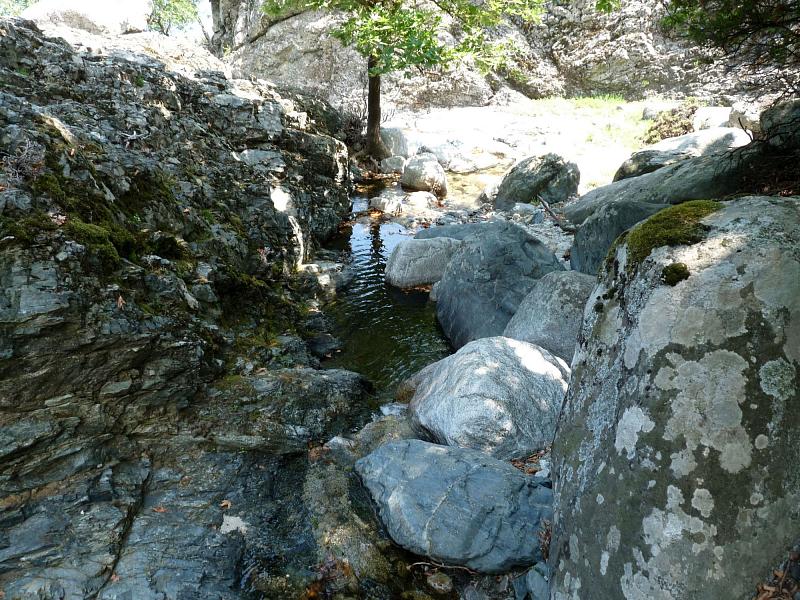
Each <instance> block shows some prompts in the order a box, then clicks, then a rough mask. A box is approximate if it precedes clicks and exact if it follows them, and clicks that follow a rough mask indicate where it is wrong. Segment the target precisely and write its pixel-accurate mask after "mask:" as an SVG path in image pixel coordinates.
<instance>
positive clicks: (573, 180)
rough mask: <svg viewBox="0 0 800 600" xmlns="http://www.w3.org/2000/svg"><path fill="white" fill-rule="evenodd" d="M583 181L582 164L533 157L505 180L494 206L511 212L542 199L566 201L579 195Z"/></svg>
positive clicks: (561, 159)
mask: <svg viewBox="0 0 800 600" xmlns="http://www.w3.org/2000/svg"><path fill="white" fill-rule="evenodd" d="M580 179H581V174H580V171H579V170H578V165H576V164H575V163H571V162H568V161H566V160H564V159H563V158H562V157H560V156H559V155H557V154H552V153H551V154H545V155H544V156H531V157H529V158H526V159H525V160H523V161H522V162H520V163H518V164H516V165H514V167H513V168H512V169H511V170H510V171H509V172H508V173H507V174H506V176H505V177H504V178H503V181H502V182H501V183H500V187H499V188H498V189H497V196H495V198H494V206H495V208H497V209H498V210H508V209H510V208H511V207H513V206H514V205H515V204H517V203H532V202H536V201H537V199H538V198H541V199H543V200H545V201H546V202H550V203H553V202H563V201H564V200H566V199H567V198H569V197H570V196H572V195H573V194H576V193H577V192H578V183H579V182H580Z"/></svg>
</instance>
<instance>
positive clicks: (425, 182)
mask: <svg viewBox="0 0 800 600" xmlns="http://www.w3.org/2000/svg"><path fill="white" fill-rule="evenodd" d="M400 185H402V186H403V188H406V189H410V190H420V191H423V192H432V193H434V194H436V195H437V196H447V176H446V175H445V173H444V169H443V168H442V165H440V164H439V160H438V159H437V158H436V156H435V155H434V154H431V153H429V152H423V153H422V154H417V155H415V156H413V157H411V158H410V159H408V162H407V163H406V165H405V168H404V169H403V174H402V176H401V177H400Z"/></svg>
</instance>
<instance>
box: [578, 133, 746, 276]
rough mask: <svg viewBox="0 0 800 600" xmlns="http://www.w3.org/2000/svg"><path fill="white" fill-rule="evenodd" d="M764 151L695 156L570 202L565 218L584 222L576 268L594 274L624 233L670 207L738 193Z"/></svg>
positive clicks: (740, 150) (618, 182) (580, 229)
mask: <svg viewBox="0 0 800 600" xmlns="http://www.w3.org/2000/svg"><path fill="white" fill-rule="evenodd" d="M760 154H761V150H760V149H758V148H753V149H750V148H740V149H736V150H732V151H730V152H726V153H724V154H716V155H712V156H699V157H697V158H690V159H687V160H684V161H681V162H679V163H677V164H673V165H670V166H668V167H664V168H662V169H658V170H657V171H654V172H652V173H648V174H646V175H641V176H640V177H631V178H629V179H623V180H622V181H617V182H615V183H612V184H610V185H606V186H603V187H600V188H597V189H594V190H592V191H590V192H589V193H587V194H585V195H584V196H582V197H581V198H580V199H579V200H578V201H577V202H574V203H572V204H568V205H567V206H565V207H564V214H565V216H566V217H567V218H568V219H569V220H570V221H572V222H573V223H575V224H579V225H580V227H579V228H578V232H577V233H576V234H575V243H574V245H573V247H572V253H571V258H570V264H571V265H572V268H573V269H575V270H577V271H581V272H582V273H587V274H589V275H594V274H595V273H597V269H598V268H599V267H600V265H601V263H602V262H603V260H605V257H606V254H607V252H608V249H609V248H610V247H611V244H612V243H613V241H614V240H615V239H616V238H617V237H618V236H619V235H620V234H621V233H622V232H623V231H625V230H627V229H628V228H630V227H631V226H633V225H635V224H636V223H638V222H639V221H641V220H642V219H645V218H647V217H649V216H650V215H653V214H655V213H656V212H658V211H659V210H661V209H662V208H664V207H665V206H668V205H670V204H679V203H681V202H684V201H686V200H699V199H705V198H719V197H722V196H725V195H726V194H730V193H734V192H736V191H737V190H739V189H740V186H741V181H742V176H743V174H744V173H745V172H746V171H747V169H748V165H750V164H751V163H752V162H753V161H755V160H757V159H758V158H759V156H760Z"/></svg>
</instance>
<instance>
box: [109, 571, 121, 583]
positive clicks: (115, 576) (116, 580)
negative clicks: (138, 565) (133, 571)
mask: <svg viewBox="0 0 800 600" xmlns="http://www.w3.org/2000/svg"><path fill="white" fill-rule="evenodd" d="M119 580H120V576H119V575H117V574H116V573H112V574H111V583H117V582H118V581H119Z"/></svg>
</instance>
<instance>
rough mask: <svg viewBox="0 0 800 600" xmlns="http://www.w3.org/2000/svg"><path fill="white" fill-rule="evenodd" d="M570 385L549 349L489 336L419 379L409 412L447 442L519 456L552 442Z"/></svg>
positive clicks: (493, 453)
mask: <svg viewBox="0 0 800 600" xmlns="http://www.w3.org/2000/svg"><path fill="white" fill-rule="evenodd" d="M568 381H569V368H568V367H567V366H566V364H565V363H564V361H562V360H561V359H559V358H557V357H556V356H554V355H552V354H550V353H549V352H548V351H547V350H544V349H543V348H540V347H538V346H534V345H532V344H528V343H525V342H520V341H518V340H512V339H509V338H504V337H492V338H483V339H480V340H475V341H474V342H470V343H469V344H467V345H466V346H463V347H462V348H461V349H460V350H459V351H458V352H456V353H455V354H453V355H452V356H448V357H447V358H444V359H442V360H440V361H438V362H435V363H433V364H431V365H428V366H427V367H425V368H424V369H423V370H422V371H420V372H419V373H417V374H416V375H415V376H414V377H413V378H412V383H410V385H411V387H413V388H414V397H413V398H412V400H411V404H410V406H409V409H410V411H411V414H412V416H413V418H414V420H415V422H416V423H418V424H419V425H421V426H422V427H423V428H425V430H427V431H428V432H430V433H431V435H432V436H433V439H434V440H435V441H437V442H439V443H442V444H447V445H450V446H460V447H462V448H473V449H475V450H481V451H483V452H486V453H488V454H490V455H491V456H494V457H495V458H500V459H508V458H519V457H523V456H529V455H530V454H532V453H533V452H536V451H537V450H541V449H542V448H544V447H545V446H547V445H549V444H550V442H551V441H552V438H553V432H554V431H555V422H556V417H557V415H558V411H559V410H560V408H561V403H562V401H563V399H564V393H565V392H566V390H567V382H568Z"/></svg>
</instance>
